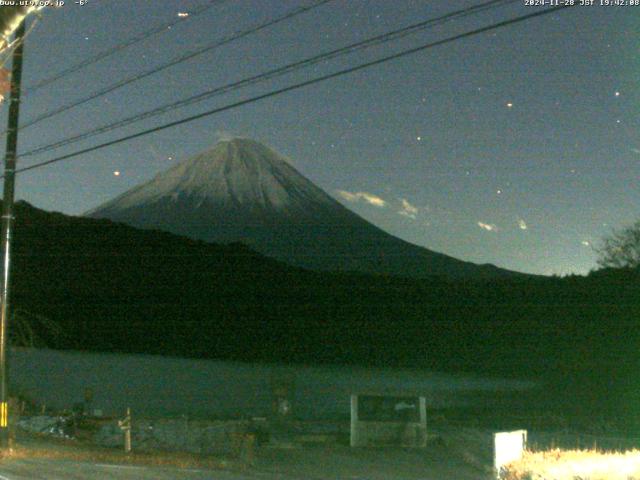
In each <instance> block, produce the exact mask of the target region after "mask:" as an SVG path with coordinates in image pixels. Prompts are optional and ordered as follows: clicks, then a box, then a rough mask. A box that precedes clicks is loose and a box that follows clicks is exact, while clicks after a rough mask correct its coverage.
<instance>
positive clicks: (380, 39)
mask: <svg viewBox="0 0 640 480" xmlns="http://www.w3.org/2000/svg"><path fill="white" fill-rule="evenodd" d="M516 1H519V0H491V1H488V2H485V3H482V4H479V5H476V6H473V7H468V8H465V9H462V10H457V11H455V12H451V13H448V14H446V15H443V16H440V17H437V18H433V19H428V20H425V21H422V22H418V23H415V24H412V25H409V26H407V27H404V28H401V29H398V30H393V31H391V32H387V33H384V34H381V35H377V36H375V37H372V38H369V39H365V40H362V41H360V42H356V43H352V44H350V45H347V46H344V47H341V48H338V49H335V50H331V51H329V52H325V53H322V54H318V55H315V56H313V57H310V58H307V59H304V60H300V61H297V62H293V63H290V64H287V65H284V66H282V67H279V68H276V69H272V70H269V71H267V72H264V73H261V74H259V75H254V76H252V77H248V78H245V79H243V80H239V81H237V82H233V83H230V84H227V85H224V86H221V87H216V88H214V89H210V90H207V91H205V92H202V93H200V94H197V95H193V96H191V97H188V98H186V99H183V100H179V101H177V102H173V103H170V104H167V105H162V106H160V107H157V108H154V109H152V110H149V111H146V112H143V113H140V114H136V115H133V116H130V117H127V118H124V119H122V120H119V121H117V122H114V123H110V124H107V125H103V126H101V127H97V128H94V129H91V130H88V131H86V132H83V133H81V134H78V135H74V136H73V137H69V138H66V139H63V140H60V141H58V142H55V143H52V144H48V145H44V146H40V147H36V148H35V149H33V150H30V151H28V152H25V153H23V154H22V155H21V157H28V156H33V155H37V154H41V153H45V152H48V151H50V150H55V149H57V148H60V147H63V146H66V145H71V144H74V143H77V142H79V141H81V140H85V139H87V138H90V137H94V136H96V135H99V134H102V133H106V132H109V131H112V130H115V129H118V128H122V127H124V126H127V125H130V124H132V123H136V122H139V121H141V120H145V119H148V118H152V117H155V116H158V115H161V114H164V113H167V112H170V111H172V110H175V109H178V108H181V107H184V106H187V105H192V104H194V103H197V102H201V101H203V100H207V99H209V98H211V97H214V96H217V95H221V94H225V93H229V92H231V91H235V90H238V89H240V88H243V87H246V86H248V85H253V84H256V83H259V82H263V81H265V80H270V79H273V78H276V77H279V76H281V75H284V74H287V73H291V72H293V71H296V70H299V69H301V68H306V67H309V66H311V65H314V64H317V63H320V62H322V61H325V60H329V59H334V58H336V57H339V56H342V55H345V54H351V53H353V52H355V51H358V50H361V49H364V48H369V47H372V46H376V45H380V44H383V43H386V42H389V41H392V40H397V39H399V38H402V37H405V36H407V35H410V34H413V33H415V32H417V31H419V30H422V29H425V28H427V27H433V26H436V25H441V24H443V23H446V22H448V21H451V20H455V19H458V18H462V17H465V16H469V15H475V14H477V13H480V12H482V11H485V10H488V9H491V8H496V7H498V6H501V5H504V4H510V3H515V2H516Z"/></svg>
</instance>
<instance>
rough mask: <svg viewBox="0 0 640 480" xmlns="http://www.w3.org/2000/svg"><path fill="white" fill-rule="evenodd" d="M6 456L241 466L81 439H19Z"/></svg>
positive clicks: (131, 462) (191, 466)
mask: <svg viewBox="0 0 640 480" xmlns="http://www.w3.org/2000/svg"><path fill="white" fill-rule="evenodd" d="M2 458H11V459H20V458H47V459H55V460H74V461H78V462H83V461H84V462H101V463H115V464H122V465H145V466H164V467H176V468H207V469H227V468H234V469H235V468H240V467H242V465H241V464H240V463H237V462H230V461H228V460H224V459H221V458H214V457H206V456H201V455H194V454H189V453H182V452H153V453H147V452H131V453H129V454H127V453H125V452H124V451H122V450H114V449H109V448H101V447H95V446H92V445H87V444H83V443H79V442H70V441H64V440H52V439H46V440H45V439H36V438H30V439H29V440H28V441H24V442H18V443H15V444H14V445H13V447H12V448H11V449H10V451H9V452H8V453H4V455H3V457H2Z"/></svg>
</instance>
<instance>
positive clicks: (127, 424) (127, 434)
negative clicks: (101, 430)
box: [118, 407, 131, 453]
mask: <svg viewBox="0 0 640 480" xmlns="http://www.w3.org/2000/svg"><path fill="white" fill-rule="evenodd" d="M118 426H119V427H120V429H121V430H122V431H123V432H124V451H125V452H126V453H131V408H129V407H127V415H126V416H125V417H124V418H123V419H122V420H118Z"/></svg>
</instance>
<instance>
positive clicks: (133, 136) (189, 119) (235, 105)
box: [3, 5, 571, 176]
mask: <svg viewBox="0 0 640 480" xmlns="http://www.w3.org/2000/svg"><path fill="white" fill-rule="evenodd" d="M570 6H571V5H562V6H558V7H553V8H549V9H546V10H541V11H538V12H534V13H530V14H527V15H521V16H519V17H515V18H512V19H509V20H504V21H502V22H498V23H494V24H491V25H489V26H486V27H481V28H478V29H475V30H471V31H468V32H465V33H461V34H458V35H454V36H452V37H448V38H445V39H443V40H438V41H435V42H431V43H427V44H424V45H420V46H418V47H414V48H410V49H407V50H403V51H401V52H398V53H395V54H393V55H388V56H386V57H382V58H379V59H377V60H373V61H370V62H366V63H362V64H360V65H356V66H355V67H350V68H346V69H344V70H340V71H338V72H334V73H331V74H328V75H323V76H321V77H316V78H313V79H311V80H306V81H304V82H300V83H296V84H293V85H289V86H287V87H284V88H280V89H277V90H272V91H271V92H268V93H265V94H262V95H257V96H255V97H251V98H248V99H245V100H241V101H238V102H234V103H231V104H228V105H225V106H223V107H218V108H215V109H213V110H209V111H206V112H203V113H199V114H197V115H192V116H190V117H186V118H183V119H181V120H176V121H174V122H170V123H166V124H164V125H160V126H158V127H154V128H150V129H147V130H143V131H141V132H138V133H134V134H131V135H126V136H124V137H120V138H117V139H115V140H110V141H108V142H104V143H101V144H99V145H94V146H93V147H88V148H84V149H82V150H78V151H75V152H72V153H68V154H66V155H62V156H59V157H56V158H52V159H50V160H46V161H44V162H39V163H36V164H34V165H30V166H28V167H23V168H20V169H18V170H16V173H19V172H26V171H28V170H34V169H36V168H40V167H44V166H46V165H51V164H53V163H57V162H61V161H63V160H67V159H69V158H73V157H77V156H79V155H83V154H85V153H89V152H94V151H96V150H100V149H102V148H106V147H110V146H112V145H116V144H119V143H123V142H126V141H129V140H133V139H136V138H139V137H143V136H146V135H149V134H151V133H155V132H159V131H161V130H166V129H167V128H171V127H175V126H178V125H182V124H185V123H189V122H193V121H195V120H199V119H201V118H205V117H209V116H212V115H215V114H217V113H221V112H224V111H227V110H231V109H233V108H238V107H241V106H243V105H247V104H250V103H254V102H257V101H260V100H264V99H267V98H271V97H274V96H276V95H280V94H283V93H286V92H290V91H293V90H297V89H300V88H303V87H306V86H309V85H314V84H316V83H320V82H323V81H326V80H330V79H333V78H337V77H341V76H343V75H347V74H349V73H353V72H357V71H360V70H363V69H365V68H369V67H373V66H375V65H380V64H383V63H386V62H388V61H390V60H396V59H398V58H402V57H406V56H408V55H412V54H414V53H418V52H421V51H424V50H428V49H430V48H433V47H437V46H440V45H444V44H447V43H451V42H454V41H457V40H461V39H463V38H468V37H471V36H473V35H478V34H480V33H484V32H488V31H490V30H496V29H499V28H502V27H506V26H508V25H513V24H515V23H520V22H524V21H526V20H529V19H532V18H536V17H540V16H543V15H548V14H551V13H554V12H557V11H560V10H563V9H565V8H569V7H570ZM3 176H4V175H3Z"/></svg>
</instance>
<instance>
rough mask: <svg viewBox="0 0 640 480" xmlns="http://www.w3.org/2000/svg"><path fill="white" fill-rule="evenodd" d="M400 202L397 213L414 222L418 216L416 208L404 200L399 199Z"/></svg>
mask: <svg viewBox="0 0 640 480" xmlns="http://www.w3.org/2000/svg"><path fill="white" fill-rule="evenodd" d="M400 201H401V202H402V208H400V210H399V211H398V213H399V214H400V215H404V216H405V217H409V218H413V219H414V220H415V218H416V215H417V214H418V207H415V206H414V205H411V203H409V200H407V199H405V198H401V199H400Z"/></svg>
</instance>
